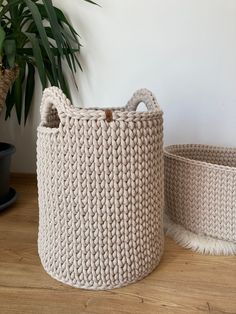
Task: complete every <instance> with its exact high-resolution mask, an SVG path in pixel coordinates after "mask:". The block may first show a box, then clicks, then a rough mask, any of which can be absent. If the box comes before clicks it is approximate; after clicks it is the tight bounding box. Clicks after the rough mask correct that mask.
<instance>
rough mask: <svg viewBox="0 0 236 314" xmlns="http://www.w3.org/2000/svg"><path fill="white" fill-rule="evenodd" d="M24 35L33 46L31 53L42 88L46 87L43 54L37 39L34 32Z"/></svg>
mask: <svg viewBox="0 0 236 314" xmlns="http://www.w3.org/2000/svg"><path fill="white" fill-rule="evenodd" d="M26 36H27V37H28V38H29V40H30V42H31V44H32V47H33V54H34V58H35V63H36V66H37V69H38V72H39V78H40V81H41V83H42V86H43V89H44V88H46V87H47V78H46V74H45V67H44V62H43V56H42V52H41V48H40V46H39V43H38V39H37V38H36V36H35V35H34V34H30V33H27V34H26Z"/></svg>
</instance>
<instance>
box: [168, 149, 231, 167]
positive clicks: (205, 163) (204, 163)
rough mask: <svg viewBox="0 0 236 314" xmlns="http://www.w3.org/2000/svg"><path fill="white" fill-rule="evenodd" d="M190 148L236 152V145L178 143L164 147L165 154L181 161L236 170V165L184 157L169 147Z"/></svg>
mask: <svg viewBox="0 0 236 314" xmlns="http://www.w3.org/2000/svg"><path fill="white" fill-rule="evenodd" d="M178 148H179V149H180V148H181V149H186V150H188V149H190V148H196V149H199V148H204V149H210V150H212V151H214V150H220V151H232V152H235V154H236V148H235V147H223V146H215V145H206V144H177V145H169V146H166V147H164V156H165V157H168V158H172V159H175V160H178V161H181V162H184V163H186V164H191V165H194V166H201V167H204V168H215V169H218V170H224V171H229V172H236V167H231V166H225V165H220V164H213V163H211V162H206V161H200V160H195V159H191V158H187V157H182V156H178V155H177V154H175V153H174V152H171V151H168V149H170V150H171V149H178Z"/></svg>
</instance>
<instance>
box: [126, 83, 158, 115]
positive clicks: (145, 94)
mask: <svg viewBox="0 0 236 314" xmlns="http://www.w3.org/2000/svg"><path fill="white" fill-rule="evenodd" d="M141 102H143V103H145V105H146V107H147V109H148V111H161V108H160V106H159V104H158V102H157V100H156V97H155V96H154V94H153V93H152V92H151V91H149V90H148V89H145V88H143V89H139V90H137V91H136V92H135V93H134V94H133V96H132V98H131V99H130V100H129V101H128V103H127V105H126V107H125V108H126V110H128V111H136V110H137V107H138V105H139V104H140V103H141Z"/></svg>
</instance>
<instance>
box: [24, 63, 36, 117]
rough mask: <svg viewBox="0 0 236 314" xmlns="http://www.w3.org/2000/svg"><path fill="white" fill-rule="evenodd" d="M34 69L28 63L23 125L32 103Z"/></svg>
mask: <svg viewBox="0 0 236 314" xmlns="http://www.w3.org/2000/svg"><path fill="white" fill-rule="evenodd" d="M34 75H35V68H34V66H33V65H32V64H31V63H28V75H27V80H26V86H25V117H24V120H25V123H26V120H27V117H28V114H29V110H30V105H31V102H32V98H33V94H34V88H35V78H34Z"/></svg>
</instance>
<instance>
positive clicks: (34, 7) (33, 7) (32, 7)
mask: <svg viewBox="0 0 236 314" xmlns="http://www.w3.org/2000/svg"><path fill="white" fill-rule="evenodd" d="M24 1H25V3H26V4H27V6H28V7H29V10H30V11H31V13H32V15H33V18H34V21H35V24H36V26H37V29H38V32H39V35H40V38H41V40H42V42H43V45H44V48H45V50H46V52H47V55H48V57H49V59H50V61H51V62H52V63H53V62H54V59H53V56H52V53H51V49H50V43H49V41H48V37H47V34H46V31H45V29H44V26H43V24H42V19H41V16H40V12H39V10H38V7H37V5H36V4H35V3H34V2H33V1H32V0H24Z"/></svg>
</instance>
